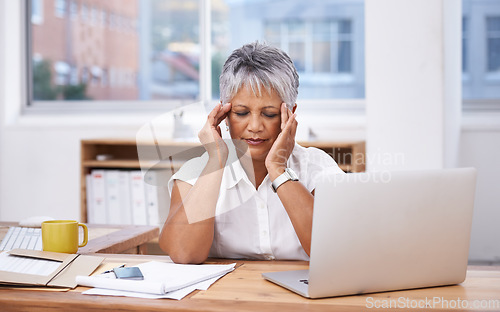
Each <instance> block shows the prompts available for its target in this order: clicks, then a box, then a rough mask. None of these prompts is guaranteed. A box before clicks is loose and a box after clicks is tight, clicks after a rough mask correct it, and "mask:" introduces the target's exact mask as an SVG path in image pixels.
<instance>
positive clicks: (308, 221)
mask: <svg viewBox="0 0 500 312" xmlns="http://www.w3.org/2000/svg"><path fill="white" fill-rule="evenodd" d="M277 193H278V196H279V198H280V200H281V203H282V204H283V206H284V207H285V210H286V212H287V213H288V216H289V218H290V221H292V225H293V228H294V229H295V233H297V236H298V238H299V241H300V244H301V245H302V248H304V251H305V252H306V253H307V255H310V251H311V232H312V218H313V206H314V196H313V195H312V194H311V193H309V191H308V190H307V189H306V188H305V186H304V185H303V184H302V183H300V182H299V181H288V182H286V183H284V184H282V185H281V186H280V187H279V188H278V192H277Z"/></svg>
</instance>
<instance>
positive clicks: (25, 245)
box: [0, 226, 42, 251]
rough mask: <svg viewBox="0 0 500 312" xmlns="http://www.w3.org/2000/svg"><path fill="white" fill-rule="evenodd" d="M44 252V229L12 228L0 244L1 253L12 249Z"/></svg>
mask: <svg viewBox="0 0 500 312" xmlns="http://www.w3.org/2000/svg"><path fill="white" fill-rule="evenodd" d="M16 248H20V249H30V250H42V229H40V228H29V227H20V226H12V227H10V228H9V231H8V232H7V234H6V235H5V237H4V238H3V240H2V242H1V243H0V251H9V250H12V249H16Z"/></svg>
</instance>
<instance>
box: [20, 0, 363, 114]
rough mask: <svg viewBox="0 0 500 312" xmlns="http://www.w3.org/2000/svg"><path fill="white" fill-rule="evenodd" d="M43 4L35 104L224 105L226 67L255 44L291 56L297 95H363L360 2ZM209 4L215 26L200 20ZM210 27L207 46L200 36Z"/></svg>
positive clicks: (36, 29)
mask: <svg viewBox="0 0 500 312" xmlns="http://www.w3.org/2000/svg"><path fill="white" fill-rule="evenodd" d="M27 1H30V0H27ZM45 1H47V3H46V4H45V7H46V9H50V10H52V11H53V12H55V14H54V15H53V16H50V17H46V18H47V19H50V23H45V24H37V23H35V22H31V25H30V26H31V27H30V31H31V36H30V37H29V38H31V41H30V42H29V45H30V48H31V55H32V57H33V55H38V56H39V57H40V64H45V65H44V66H45V67H41V66H35V64H34V63H32V64H31V67H30V68H31V70H32V71H33V75H28V76H31V77H33V80H32V82H31V83H32V87H31V90H32V94H31V95H32V99H33V100H32V101H31V102H30V104H29V105H35V104H36V105H43V104H44V103H45V101H59V102H60V103H61V105H64V101H66V100H72V101H73V100H93V101H102V102H103V103H105V102H106V101H127V100H129V101H134V102H136V103H139V102H137V101H156V100H158V101H162V102H164V103H166V102H171V103H174V102H175V103H181V104H182V103H192V102H193V101H197V100H200V99H204V100H206V99H218V98H219V75H220V71H221V68H222V65H223V62H224V61H225V59H226V58H227V56H228V55H229V54H230V53H231V51H233V50H234V49H235V48H237V47H240V46H241V45H243V44H244V43H248V42H253V41H256V40H259V41H266V42H268V43H270V44H273V45H276V46H278V47H281V48H282V49H284V50H285V51H286V52H287V53H289V55H290V56H291V57H292V59H293V61H294V63H295V65H296V67H297V69H298V71H299V75H300V90H299V94H300V95H299V96H300V98H301V99H308V100H309V99H311V100H314V99H338V98H363V97H364V32H363V30H364V0H312V1H308V2H304V1H302V0H290V1H268V2H263V1H260V0H240V1H232V0H141V1H137V0H120V1H98V0H45ZM40 3H43V0H31V5H32V6H33V7H35V6H40V7H41V6H42V5H41V4H40ZM204 3H206V4H208V5H209V6H210V12H211V14H212V18H211V23H210V24H209V23H208V21H209V20H207V21H204V20H200V16H203V14H201V13H202V12H201V11H200V10H201V8H202V7H203V6H202V5H201V4H204ZM38 11H39V10H38ZM38 11H37V9H32V12H38ZM33 16H34V15H33ZM32 19H33V18H32ZM48 22H49V21H48ZM200 23H206V25H205V24H204V26H203V27H201V28H200ZM200 29H201V30H202V31H200ZM204 29H210V31H211V41H208V42H207V41H206V40H201V37H200V36H203V34H204ZM202 44H203V45H204V46H202ZM207 62H208V64H207ZM61 64H65V65H61ZM203 68H204V69H206V70H208V69H209V68H211V70H212V73H211V76H209V77H210V79H208V80H207V79H204V78H203V77H201V76H200V72H201V70H202V69H203ZM42 69H43V70H42ZM47 69H48V70H47ZM46 81H49V82H50V83H49V84H47V83H46ZM77 87H78V88H77ZM76 89H78V90H77V91H78V92H76V91H75V93H72V92H73V91H74V90H76ZM34 90H37V91H36V92H34ZM37 103H38V104H37ZM141 103H142V102H141ZM144 103H145V102H144Z"/></svg>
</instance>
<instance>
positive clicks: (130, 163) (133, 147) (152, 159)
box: [80, 139, 365, 222]
mask: <svg viewBox="0 0 500 312" xmlns="http://www.w3.org/2000/svg"><path fill="white" fill-rule="evenodd" d="M80 143H81V150H80V152H81V174H80V198H81V202H80V214H81V215H80V219H81V220H82V222H87V221H88V218H87V186H86V175H87V174H89V173H90V172H91V170H92V169H130V170H138V169H140V168H141V164H142V165H143V166H145V167H147V168H154V169H169V170H170V171H171V173H173V172H175V171H177V170H178V169H179V168H180V167H181V166H182V164H183V163H184V162H185V161H187V160H188V159H189V158H191V157H196V156H199V155H201V154H202V153H203V152H204V149H203V147H202V146H201V144H200V143H197V142H177V141H171V142H162V144H161V150H159V149H158V146H156V145H154V144H152V143H146V142H144V143H142V142H141V143H139V144H138V143H137V142H136V140H134V139H86V140H82V141H81V142H80ZM298 143H299V144H300V145H302V146H305V147H317V148H320V149H322V150H324V151H325V152H326V153H328V154H329V155H331V156H332V157H333V158H334V159H335V160H336V161H337V163H338V164H339V166H340V168H342V170H344V171H346V172H362V171H365V142H363V141H358V142H326V141H318V142H298ZM138 148H140V150H141V159H140V160H139V153H138ZM186 150H189V151H190V152H189V154H187V153H183V151H186ZM161 153H164V154H165V153H168V154H169V155H178V157H176V159H175V160H172V159H170V161H164V162H160V163H159V162H158V160H157V159H158V154H161ZM98 155H102V156H104V155H106V156H107V158H105V159H104V160H98V159H97V158H98ZM102 156H101V157H102ZM183 157H184V158H183Z"/></svg>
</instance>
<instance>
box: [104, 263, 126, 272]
mask: <svg viewBox="0 0 500 312" xmlns="http://www.w3.org/2000/svg"><path fill="white" fill-rule="evenodd" d="M123 267H125V264H122V265H120V266H119V267H116V268H113V269H111V270H107V271H105V272H102V273H101V274H105V273H111V272H113V270H114V269H118V268H123Z"/></svg>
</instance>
